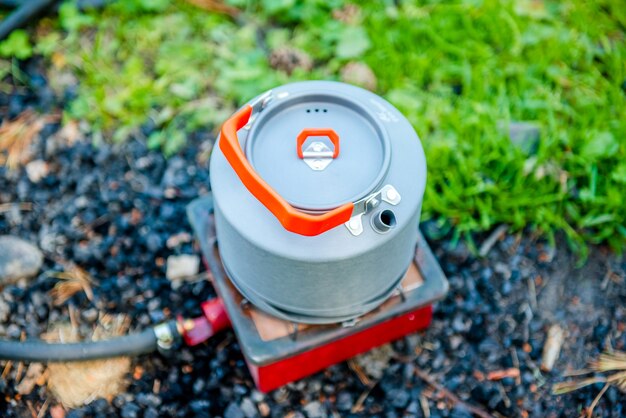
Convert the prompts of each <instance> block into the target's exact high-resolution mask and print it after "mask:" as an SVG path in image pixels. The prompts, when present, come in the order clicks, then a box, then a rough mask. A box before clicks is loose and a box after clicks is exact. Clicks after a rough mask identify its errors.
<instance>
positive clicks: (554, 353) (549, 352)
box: [541, 324, 565, 372]
mask: <svg viewBox="0 0 626 418" xmlns="http://www.w3.org/2000/svg"><path fill="white" fill-rule="evenodd" d="M564 340H565V330H563V328H561V327H560V326H559V325H558V324H554V325H552V326H551V327H550V329H549V330H548V336H547V338H546V342H545V344H544V345H543V355H542V356H541V370H543V371H545V372H549V371H551V370H552V368H553V367H554V363H556V361H557V359H558V358H559V354H560V353H561V347H562V346H563V341H564Z"/></svg>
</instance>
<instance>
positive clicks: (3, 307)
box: [0, 294, 11, 323]
mask: <svg viewBox="0 0 626 418" xmlns="http://www.w3.org/2000/svg"><path fill="white" fill-rule="evenodd" d="M10 315H11V305H9V304H8V302H7V301H6V300H4V297H3V295H1V294H0V323H6V322H7V320H8V319H9V316H10Z"/></svg>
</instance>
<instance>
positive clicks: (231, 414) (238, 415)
mask: <svg viewBox="0 0 626 418" xmlns="http://www.w3.org/2000/svg"><path fill="white" fill-rule="evenodd" d="M224 418H245V415H244V413H243V411H242V410H241V408H239V405H237V404H236V403H234V402H231V403H229V404H228V406H227V407H226V410H225V411H224Z"/></svg>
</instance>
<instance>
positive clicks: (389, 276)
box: [210, 81, 426, 324]
mask: <svg viewBox="0 0 626 418" xmlns="http://www.w3.org/2000/svg"><path fill="white" fill-rule="evenodd" d="M268 97H270V98H271V101H270V100H268V99H267V98H268ZM255 100H256V101H254V100H253V101H251V103H250V104H249V107H250V109H251V110H250V111H249V114H248V115H246V116H247V117H248V119H247V120H245V121H244V122H247V123H245V124H244V123H243V122H241V123H239V125H242V126H233V127H232V129H231V131H230V132H226V131H224V129H223V130H222V134H221V135H220V137H219V138H218V142H217V144H216V146H215V147H214V151H213V153H212V155H211V162H210V164H211V165H210V179H211V189H212V193H213V196H214V202H215V224H216V225H215V226H216V232H217V239H218V246H219V247H218V248H219V253H220V257H221V260H222V262H223V264H224V266H225V269H226V271H227V272H228V275H229V276H230V278H231V280H232V282H233V284H234V285H235V286H236V287H237V289H238V290H239V291H240V292H241V293H242V295H243V296H244V297H245V298H247V299H248V300H249V301H250V302H252V303H253V304H255V305H256V306H257V307H258V308H260V309H261V310H264V311H266V312H267V313H269V314H271V315H274V316H277V317H281V318H284V319H288V320H291V321H294V322H303V323H317V324H320V323H336V322H344V321H349V320H351V319H354V318H357V317H359V316H361V315H363V314H365V313H367V312H369V311H371V310H373V309H375V308H376V307H377V306H379V305H380V304H381V303H382V302H384V300H386V298H387V297H388V296H390V295H391V294H392V293H393V292H394V290H395V289H396V288H397V286H398V283H399V280H400V279H401V277H402V276H403V275H404V273H405V272H406V270H407V268H408V266H409V264H410V263H411V260H412V258H413V255H414V251H415V245H416V242H417V233H418V225H419V219H420V211H421V206H422V198H423V195H424V189H425V183H426V161H425V157H424V152H423V148H422V146H421V143H420V140H419V138H418V136H417V134H416V133H415V131H414V129H413V127H412V126H411V125H410V123H409V122H408V120H407V119H406V118H405V117H404V116H403V115H402V114H401V113H400V112H399V111H398V110H397V109H396V108H395V107H393V106H392V105H391V104H389V103H388V102H387V101H385V100H384V99H382V98H380V97H379V96H377V95H375V94H373V93H371V92H369V91H366V90H363V89H361V88H358V87H354V86H350V85H347V84H343V83H337V82H329V81H307V82H300V83H293V84H288V85H284V86H281V87H278V88H276V89H273V90H272V92H271V95H269V96H268V95H267V94H266V95H264V96H262V100H263V101H267V102H266V103H261V104H259V103H260V102H259V99H258V98H257V99H255ZM260 106H263V107H260ZM313 107H315V108H316V109H317V108H320V109H322V108H323V109H327V108H328V111H327V112H318V113H320V115H319V116H315V117H311V118H310V119H309V118H308V116H309V115H310V113H311V112H310V111H311V110H313ZM307 110H308V111H309V112H307ZM331 112H332V114H331ZM351 112H354V115H352V113H351ZM324 113H325V115H324ZM266 115H267V116H266ZM324 116H327V118H324ZM262 118H266V119H267V120H268V122H265V120H264V119H262ZM269 118H273V119H269ZM333 118H334V119H333ZM255 124H258V125H255ZM225 125H226V124H225ZM329 125H332V126H329ZM273 126H276V127H278V128H280V129H278V128H277V129H273V128H272V129H273V130H271V131H270V132H269V133H267V132H262V131H261V129H266V130H267V129H269V128H270V127H273ZM305 127H306V128H305ZM319 128H332V129H333V130H334V131H336V132H337V133H338V137H339V140H340V141H343V142H342V143H341V150H340V152H339V153H338V154H339V155H338V157H337V159H336V161H324V164H328V163H329V164H330V165H329V166H328V169H327V170H328V171H327V172H322V171H321V170H318V171H316V168H315V167H312V166H311V164H310V165H309V166H308V167H307V164H308V163H312V164H313V165H314V164H318V165H319V164H320V163H319V162H315V161H312V162H311V161H309V162H307V163H306V164H305V161H302V160H303V158H302V156H299V157H298V156H296V155H295V154H296V153H298V154H303V153H302V152H300V150H301V148H297V147H305V146H306V143H302V144H300V142H298V140H297V138H296V136H297V135H294V133H296V132H300V131H304V130H306V129H319ZM235 130H236V137H235V136H233V132H234V131H235ZM315 132H317V131H315ZM357 132H358V133H359V134H358V135H357V134H356V133H357ZM225 135H230V137H229V138H228V140H229V141H230V144H229V146H231V147H235V148H236V147H237V146H239V147H241V148H240V150H241V153H240V154H239V155H238V156H237V157H238V158H240V159H241V158H242V156H244V157H245V158H248V159H250V160H252V162H250V164H247V165H246V162H245V161H244V162H242V161H239V162H237V161H233V158H234V157H233V156H232V148H231V149H230V150H229V149H228V148H227V147H226V144H225V143H224V144H220V142H222V141H225V140H226V139H225ZM255 135H257V137H258V138H263V141H266V142H268V143H267V144H265V145H259V147H267V151H265V150H260V151H259V152H258V153H257V154H254V150H253V151H252V152H248V153H246V152H245V151H244V150H248V151H250V148H249V147H250V141H254V140H256V138H257V137H255ZM366 135H371V137H372V138H375V139H372V141H377V140H379V139H380V144H382V145H380V146H379V145H378V142H376V143H375V144H374V145H371V144H369V143H366V140H365V139H364V138H365V136H366ZM379 137H380V138H379ZM307 140H308V139H307ZM368 140H369V139H368ZM259 141H260V139H259ZM326 143H328V141H326V142H325V143H323V146H324V147H325V146H326V145H325V144H326ZM253 144H254V143H253ZM313 145H315V143H314V144H313ZM370 145H371V146H370ZM332 146H333V144H331V143H329V144H328V147H330V148H332ZM335 146H336V147H337V148H339V144H336V145H335ZM368 147H369V148H368ZM296 148H297V149H296ZM310 148H311V145H309V149H310ZM274 150H276V151H275V154H273V152H274ZM362 150H363V151H362ZM236 151H237V152H239V150H236ZM331 151H332V150H331ZM376 152H382V153H384V156H383V157H381V156H377V155H374V154H375V153H376ZM264 153H265V154H264ZM292 154H294V155H292ZM311 155H313V158H317V156H318V155H319V156H320V158H319V159H320V160H321V158H322V157H321V156H324V155H325V156H326V158H330V152H328V153H325V154H323V153H319V154H315V153H313V152H312V153H311ZM261 157H265V159H264V160H263V161H264V162H263V163H261V162H259V161H260V160H259V159H260V158H261ZM298 158H300V160H299V159H298ZM342 158H343V160H340V159H342ZM268 159H270V161H267V160H268ZM273 159H276V160H273ZM285 159H289V161H284V160H285ZM361 162H362V164H361ZM368 162H370V164H368ZM242 164H243V166H244V168H246V169H250V170H254V168H259V167H262V168H263V170H265V171H264V173H265V176H263V173H261V172H260V171H261V170H260V168H259V173H253V174H255V175H256V174H258V177H259V178H267V179H270V178H271V179H274V178H275V179H277V180H274V181H273V182H272V183H270V182H269V180H268V181H267V183H268V184H266V186H267V188H268V189H269V190H270V191H271V192H273V193H275V194H276V195H277V196H278V197H279V198H280V196H289V197H291V199H288V198H284V199H282V198H281V199H278V200H277V201H278V202H279V203H280V204H283V205H286V207H287V209H284V210H283V208H282V207H281V208H278V209H277V208H276V207H274V206H272V205H276V204H277V203H276V202H271V201H269V200H265V198H266V197H267V194H266V193H269V192H266V191H265V190H260V189H255V188H254V187H253V186H252V185H251V183H250V177H249V175H250V174H249V173H247V172H246V173H242V172H241V169H242ZM368 165H369V166H368ZM274 166H275V168H274ZM292 168H293V170H292ZM333 169H334V170H335V171H334V172H333V171H331V170H333ZM238 170H239V171H238ZM272 170H276V172H273V171H272ZM309 170H310V171H309ZM298 173H303V174H301V175H299V174H298ZM318 173H319V174H318ZM316 176H319V178H320V179H323V181H322V180H320V182H319V184H317V183H316V179H317V178H318V177H316ZM253 180H255V179H253ZM370 180H371V181H370ZM335 185H336V187H335ZM255 186H258V184H256V185H255ZM273 186H276V187H273ZM305 186H306V187H305ZM302 187H304V189H302ZM333 188H335V189H333ZM308 191H310V193H312V194H315V195H314V196H309V195H308V194H307V193H308ZM353 191H354V193H353V194H354V195H352V194H351V193H352V192H353ZM341 193H343V195H342V194H341ZM320 195H322V196H321V197H320ZM272 197H275V196H271V195H270V198H272ZM309 197H310V199H309ZM336 197H337V198H338V199H339V200H338V201H333V199H335V198H336ZM343 197H345V198H346V199H348V201H346V202H342V201H340V200H341V198H343ZM315 199H318V200H315ZM350 200H352V201H350ZM303 202H305V203H303ZM325 202H328V206H330V207H327V208H325V207H323V206H324V203H325ZM304 205H307V207H306V208H303V207H302V206H304ZM315 205H318V206H315ZM350 205H352V206H351V208H352V209H351V212H350V213H348V214H347V216H348V217H347V218H346V215H345V211H344V212H342V213H339V211H338V210H336V211H335V212H337V215H336V216H334V217H333V216H329V217H328V218H329V220H328V222H326V223H325V224H324V225H323V226H321V227H320V228H322V229H324V228H327V229H326V230H325V231H323V232H321V233H317V234H313V235H309V232H310V231H313V230H312V229H302V230H300V229H298V228H300V226H301V224H300V223H298V222H300V213H301V214H302V219H304V220H307V219H311V218H312V217H314V216H320V215H324V214H325V213H328V212H329V211H331V210H332V209H333V206H338V207H340V208H342V207H346V208H348V207H349V206H350ZM288 216H294V219H286V217H288ZM316 219H318V218H313V221H315V220H316ZM292 220H293V222H291V221H292ZM344 221H345V222H344ZM302 222H304V221H302ZM329 222H334V223H337V224H336V225H334V224H331V225H329ZM339 222H340V223H339ZM286 225H288V227H291V225H293V228H291V229H292V230H288V229H287V228H286ZM333 225H334V226H333ZM294 231H296V232H294ZM316 231H318V230H317V229H315V230H314V232H316Z"/></svg>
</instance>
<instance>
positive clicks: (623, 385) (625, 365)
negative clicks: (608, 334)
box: [552, 351, 626, 417]
mask: <svg viewBox="0 0 626 418" xmlns="http://www.w3.org/2000/svg"><path fill="white" fill-rule="evenodd" d="M606 372H615V373H613V374H610V375H608V376H607V375H602V376H594V377H588V378H586V379H580V380H570V381H567V382H561V383H557V384H555V385H554V386H553V387H552V394H553V395H563V394H566V393H570V392H573V391H575V390H578V389H582V388H584V387H586V386H589V385H593V384H596V383H604V384H605V385H604V387H603V388H602V390H601V391H600V392H599V393H598V395H597V396H596V398H595V399H594V400H593V402H592V403H591V405H590V406H589V409H588V411H587V416H588V417H591V415H592V414H593V410H594V408H595V407H596V405H597V404H598V402H599V401H600V398H602V395H604V392H606V390H607V389H608V386H610V385H615V386H616V387H617V388H618V389H620V390H621V391H622V392H626V353H624V352H620V351H614V352H611V353H603V354H601V355H600V357H598V359H597V360H593V361H591V362H589V368H587V369H583V370H580V371H578V372H575V373H573V374H574V375H580V374H586V373H606Z"/></svg>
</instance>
